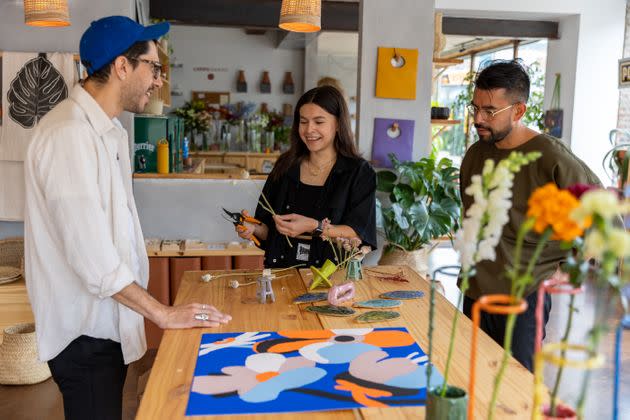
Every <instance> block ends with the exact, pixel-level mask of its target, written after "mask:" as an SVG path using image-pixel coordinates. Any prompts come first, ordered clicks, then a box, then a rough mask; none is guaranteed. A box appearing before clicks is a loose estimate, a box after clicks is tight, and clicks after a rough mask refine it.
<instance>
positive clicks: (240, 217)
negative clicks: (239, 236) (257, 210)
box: [223, 209, 262, 246]
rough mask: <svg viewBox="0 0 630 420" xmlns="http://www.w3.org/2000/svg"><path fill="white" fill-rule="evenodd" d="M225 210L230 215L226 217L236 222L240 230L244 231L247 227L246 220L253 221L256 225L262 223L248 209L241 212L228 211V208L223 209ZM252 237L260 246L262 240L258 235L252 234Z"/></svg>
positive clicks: (235, 224) (237, 228)
mask: <svg viewBox="0 0 630 420" xmlns="http://www.w3.org/2000/svg"><path fill="white" fill-rule="evenodd" d="M223 211H224V212H225V213H226V214H227V215H228V216H229V218H228V217H226V219H227V220H229V221H230V222H232V223H234V226H236V230H238V231H239V232H243V231H245V230H246V229H247V228H246V227H245V225H244V223H245V222H247V223H253V224H255V225H260V224H261V223H262V222H261V221H260V220H258V219H255V218H254V217H252V216H251V215H250V214H249V212H248V211H247V210H243V211H241V212H240V213H237V212H234V211H227V210H226V209H223ZM251 239H252V241H253V242H254V243H255V244H256V245H258V246H260V241H259V240H258V238H257V237H256V236H254V235H252V237H251Z"/></svg>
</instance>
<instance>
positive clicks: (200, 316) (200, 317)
mask: <svg viewBox="0 0 630 420" xmlns="http://www.w3.org/2000/svg"><path fill="white" fill-rule="evenodd" d="M195 319H196V320H199V321H207V320H208V319H209V317H208V314H195Z"/></svg>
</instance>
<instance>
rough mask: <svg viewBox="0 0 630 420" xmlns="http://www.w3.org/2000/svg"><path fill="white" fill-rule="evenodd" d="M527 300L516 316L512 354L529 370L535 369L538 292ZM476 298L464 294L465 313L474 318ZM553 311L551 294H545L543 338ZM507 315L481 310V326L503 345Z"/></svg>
mask: <svg viewBox="0 0 630 420" xmlns="http://www.w3.org/2000/svg"><path fill="white" fill-rule="evenodd" d="M525 300H526V301H527V310H526V311H525V312H523V313H522V314H520V315H519V316H517V317H516V323H515V324H514V333H513V334H512V355H513V356H514V358H515V359H516V360H518V361H519V362H521V364H522V365H523V366H525V367H526V368H527V369H528V370H529V371H531V372H533V371H534V340H535V339H536V302H537V301H538V293H537V292H534V293H532V294H531V295H529V296H528V297H527V298H525ZM474 303H475V300H473V299H471V298H469V297H468V296H464V314H466V316H467V317H468V318H471V319H472V307H473V304H474ZM550 311H551V296H549V295H548V294H545V303H544V305H543V319H544V325H543V338H545V326H546V325H547V321H549V312H550ZM506 319H507V317H506V316H505V315H494V314H488V313H486V312H483V311H482V312H481V318H480V319H479V326H480V327H481V329H482V330H483V331H485V333H486V334H488V335H489V336H490V337H492V339H493V340H494V341H496V342H497V343H499V345H500V346H503V339H504V338H505V322H506Z"/></svg>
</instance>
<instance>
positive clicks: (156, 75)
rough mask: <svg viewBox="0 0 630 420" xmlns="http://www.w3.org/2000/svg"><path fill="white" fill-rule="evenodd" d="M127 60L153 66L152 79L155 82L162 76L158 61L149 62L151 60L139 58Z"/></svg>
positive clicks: (160, 64)
mask: <svg viewBox="0 0 630 420" xmlns="http://www.w3.org/2000/svg"><path fill="white" fill-rule="evenodd" d="M129 60H133V61H140V62H142V63H146V64H149V65H151V66H153V78H154V79H155V80H157V79H159V78H160V76H161V75H162V63H160V62H159V61H151V60H147V59H146V58H139V57H131V58H129Z"/></svg>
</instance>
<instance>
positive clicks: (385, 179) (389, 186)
mask: <svg viewBox="0 0 630 420" xmlns="http://www.w3.org/2000/svg"><path fill="white" fill-rule="evenodd" d="M396 179H398V177H397V176H396V174H395V173H393V172H391V171H378V172H377V173H376V189H377V190H379V191H383V192H392V191H393V190H394V185H395V182H396Z"/></svg>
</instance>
